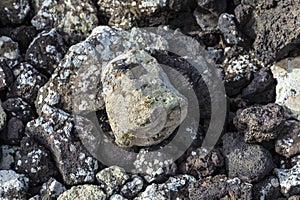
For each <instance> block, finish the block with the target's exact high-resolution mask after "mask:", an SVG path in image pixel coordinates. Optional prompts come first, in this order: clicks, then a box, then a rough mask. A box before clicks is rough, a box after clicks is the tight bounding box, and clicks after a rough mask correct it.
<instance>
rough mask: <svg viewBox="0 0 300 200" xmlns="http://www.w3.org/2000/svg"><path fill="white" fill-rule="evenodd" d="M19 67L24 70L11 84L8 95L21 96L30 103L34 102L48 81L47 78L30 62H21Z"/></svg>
mask: <svg viewBox="0 0 300 200" xmlns="http://www.w3.org/2000/svg"><path fill="white" fill-rule="evenodd" d="M18 68H19V69H23V70H20V73H19V75H18V76H17V78H16V80H15V82H14V83H13V85H12V86H11V90H10V92H9V93H8V97H21V98H23V99H24V100H26V101H28V102H29V103H34V101H35V99H36V96H37V93H38V91H39V89H40V88H41V87H42V86H43V85H44V84H45V83H46V81H47V78H46V77H45V76H44V75H43V74H41V73H39V72H38V71H37V70H36V69H35V68H33V66H31V65H30V64H28V63H21V64H20V66H18ZM14 73H15V72H14Z"/></svg>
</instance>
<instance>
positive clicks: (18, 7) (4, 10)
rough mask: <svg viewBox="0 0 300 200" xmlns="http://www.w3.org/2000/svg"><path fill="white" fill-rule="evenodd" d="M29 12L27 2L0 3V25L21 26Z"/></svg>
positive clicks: (10, 1)
mask: <svg viewBox="0 0 300 200" xmlns="http://www.w3.org/2000/svg"><path fill="white" fill-rule="evenodd" d="M29 11H30V6H29V0H18V1H12V0H5V1H0V24H2V25H4V26H5V25H12V24H21V23H22V22H23V21H24V19H25V17H26V16H27V14H28V13H29Z"/></svg>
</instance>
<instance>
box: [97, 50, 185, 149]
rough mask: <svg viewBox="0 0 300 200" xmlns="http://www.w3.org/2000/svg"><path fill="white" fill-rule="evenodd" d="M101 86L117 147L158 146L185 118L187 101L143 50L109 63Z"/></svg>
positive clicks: (152, 58)
mask: <svg viewBox="0 0 300 200" xmlns="http://www.w3.org/2000/svg"><path fill="white" fill-rule="evenodd" d="M102 83H103V95H104V100H105V108H106V112H107V114H108V118H109V121H110V126H111V128H112V130H113V133H114V135H115V138H116V140H115V141H116V143H117V144H119V145H120V146H129V147H130V146H134V145H136V146H150V145H155V144H158V143H160V142H162V141H163V140H165V139H166V138H167V137H169V136H170V135H171V134H172V132H173V131H174V130H175V129H176V128H177V127H178V126H179V125H180V123H181V122H182V121H183V119H184V118H185V117H186V114H187V99H186V98H185V97H184V96H183V95H182V94H180V93H179V92H178V91H177V90H176V89H175V87H174V86H173V85H172V84H171V83H170V80H169V78H168V75H167V74H166V73H165V72H164V70H163V69H162V68H161V67H160V65H159V63H158V62H157V60H156V59H155V58H154V57H152V56H151V55H150V54H149V53H148V52H146V51H144V50H142V51H130V52H128V53H126V54H123V55H120V56H118V57H117V58H115V59H113V60H112V61H111V62H109V64H108V65H107V66H106V67H105V68H104V69H103V72H102ZM120 109H123V110H121V111H120Z"/></svg>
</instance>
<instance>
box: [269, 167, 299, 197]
mask: <svg viewBox="0 0 300 200" xmlns="http://www.w3.org/2000/svg"><path fill="white" fill-rule="evenodd" d="M274 172H275V174H276V176H277V177H278V178H279V183H280V188H281V192H282V193H283V194H284V195H285V196H291V195H293V194H299V193H300V177H299V176H300V163H297V164H296V165H295V166H293V167H292V168H291V169H275V170H274Z"/></svg>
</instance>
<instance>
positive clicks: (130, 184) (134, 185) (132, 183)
mask: <svg viewBox="0 0 300 200" xmlns="http://www.w3.org/2000/svg"><path fill="white" fill-rule="evenodd" d="M143 187H144V180H143V179H142V178H141V177H139V176H137V175H133V177H132V178H131V179H130V180H129V181H127V183H125V184H124V186H123V187H122V188H121V190H120V191H121V194H122V195H123V196H124V197H126V198H128V199H133V198H134V197H135V196H137V195H138V194H139V192H140V191H141V190H142V189H143Z"/></svg>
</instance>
